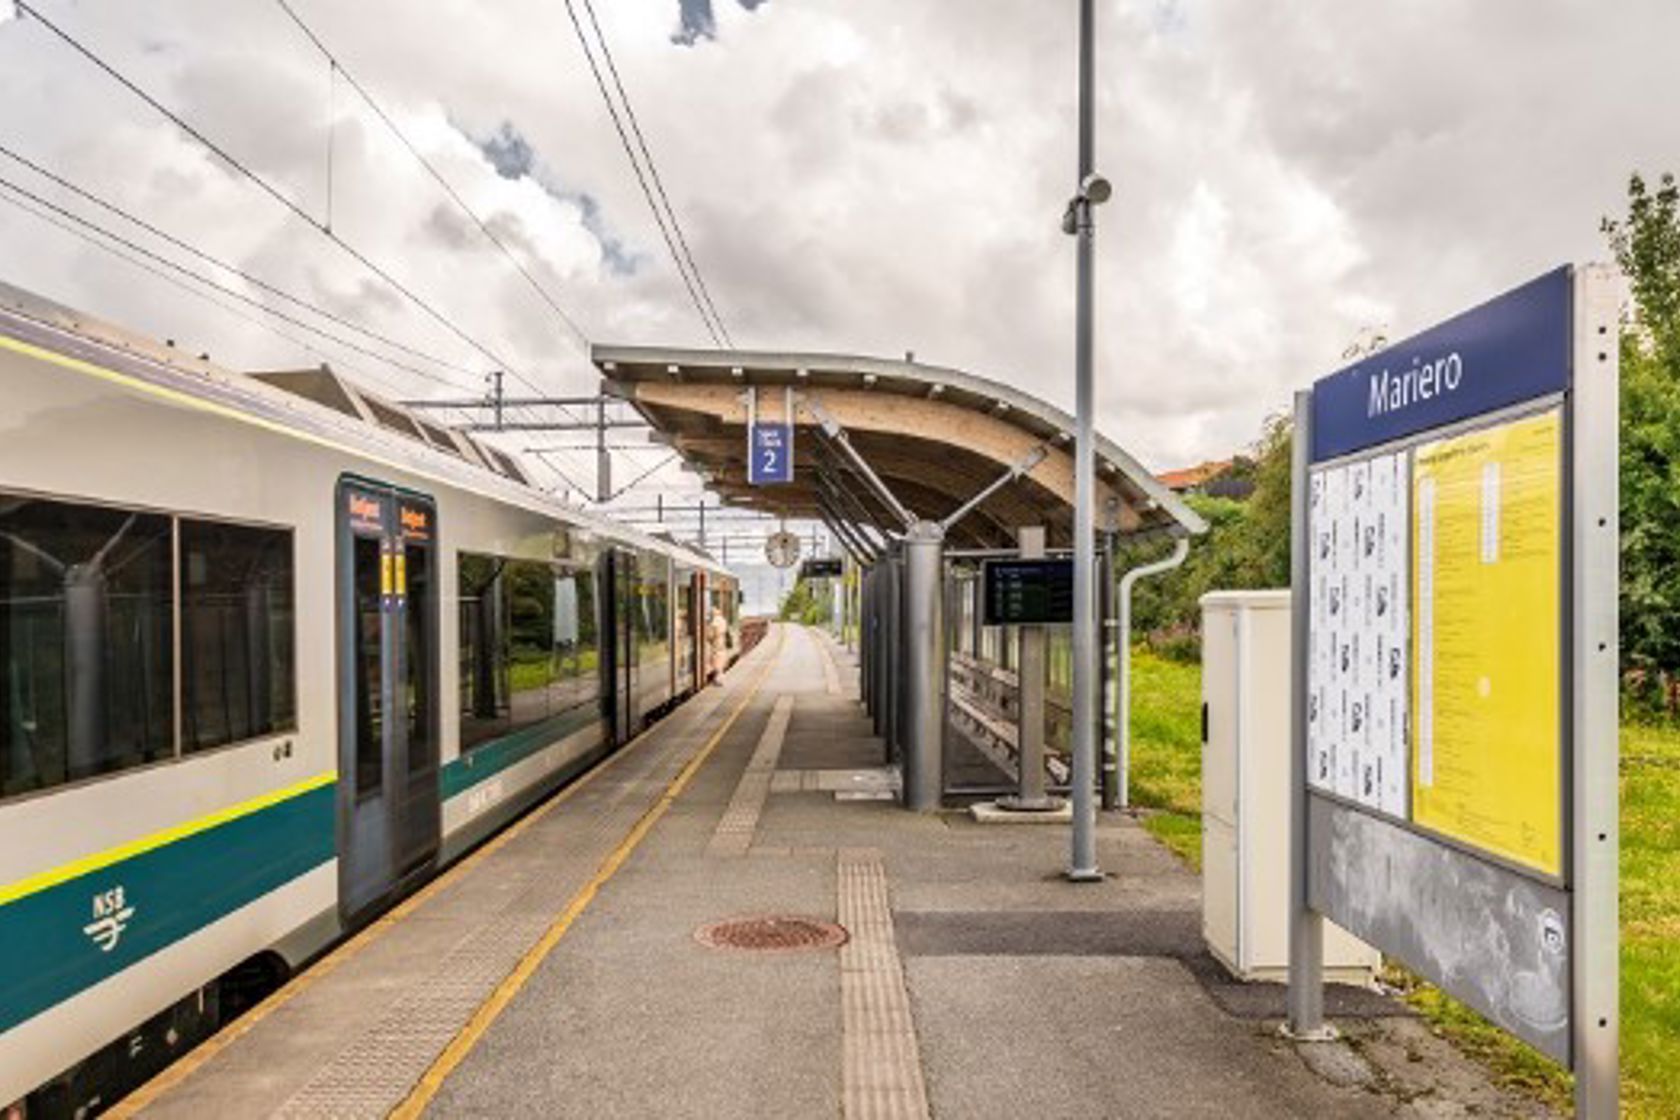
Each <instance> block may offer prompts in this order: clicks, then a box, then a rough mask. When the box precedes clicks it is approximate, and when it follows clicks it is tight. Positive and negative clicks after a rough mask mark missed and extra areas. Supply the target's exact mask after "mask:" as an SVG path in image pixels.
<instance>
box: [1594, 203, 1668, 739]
mask: <svg viewBox="0 0 1680 1120" xmlns="http://www.w3.org/2000/svg"><path fill="white" fill-rule="evenodd" d="M1603 230H1604V232H1605V234H1606V235H1607V236H1608V237H1609V239H1610V247H1611V248H1612V249H1613V250H1614V251H1615V254H1616V261H1617V263H1618V264H1620V265H1621V267H1622V271H1623V272H1625V273H1626V274H1627V277H1628V282H1629V285H1630V287H1631V288H1632V291H1633V297H1634V308H1633V312H1632V314H1631V315H1629V316H1628V318H1627V320H1626V322H1625V323H1624V325H1623V330H1622V338H1621V377H1622V400H1621V412H1622V433H1621V436H1622V438H1621V491H1622V508H1621V529H1622V585H1621V639H1622V657H1623V667H1624V669H1625V670H1626V671H1627V675H1626V679H1627V681H1628V684H1629V690H1628V692H1629V696H1628V698H1629V700H1630V702H1631V703H1632V705H1633V706H1634V707H1635V708H1636V709H1639V710H1643V711H1644V712H1646V713H1647V714H1649V713H1653V712H1665V711H1666V712H1670V713H1671V712H1672V709H1673V703H1672V693H1671V690H1670V688H1669V687H1668V685H1669V682H1671V681H1672V680H1673V679H1674V678H1675V677H1676V675H1680V533H1677V532H1676V526H1680V188H1677V187H1676V185H1675V181H1674V177H1673V176H1672V175H1664V176H1663V177H1662V180H1661V182H1660V184H1659V186H1658V187H1657V189H1656V190H1655V191H1652V190H1651V189H1650V188H1649V187H1647V185H1646V183H1645V181H1644V179H1642V178H1641V177H1640V176H1638V175H1634V176H1633V177H1632V178H1631V179H1630V180H1629V182H1628V214H1627V218H1626V219H1625V220H1623V221H1612V220H1610V219H1605V221H1604V223H1603Z"/></svg>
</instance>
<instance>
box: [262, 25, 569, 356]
mask: <svg viewBox="0 0 1680 1120" xmlns="http://www.w3.org/2000/svg"><path fill="white" fill-rule="evenodd" d="M275 3H276V4H278V5H279V6H280V10H281V11H283V12H285V13H286V15H287V17H289V18H290V19H291V21H292V22H293V23H294V24H296V25H297V28H298V30H299V31H301V32H303V35H304V37H305V38H307V39H308V40H309V41H310V43H312V44H313V45H314V47H315V49H316V50H318V51H320V52H321V55H322V57H324V58H325V59H326V60H327V61H328V62H329V63H330V64H331V65H332V66H333V68H334V73H335V74H336V75H337V76H338V77H341V78H343V79H344V82H345V84H346V85H348V86H349V87H350V88H351V89H353V90H355V91H356V94H357V95H358V96H359V97H361V99H362V101H363V102H365V103H366V104H367V107H368V108H369V109H372V110H373V114H374V116H376V117H378V118H379V121H380V123H381V124H383V125H384V126H385V127H386V128H387V129H388V130H390V133H391V135H392V136H395V137H396V138H397V141H398V142H399V143H400V144H402V146H403V147H404V148H405V149H407V151H408V154H409V155H411V156H413V157H414V159H415V161H416V162H417V163H419V164H420V166H421V167H423V168H425V170H426V173H427V174H428V175H430V176H431V177H432V179H433V180H434V181H435V182H436V183H437V185H438V186H439V187H440V188H442V190H443V193H444V194H446V195H447V196H449V200H450V201H451V202H453V203H454V204H455V207H456V209H458V210H460V211H461V213H463V214H465V215H466V216H467V217H468V218H470V219H471V220H472V223H473V224H474V225H475V226H477V227H478V231H479V232H480V233H482V234H483V235H484V237H485V239H486V240H487V241H489V242H490V244H492V245H494V246H495V247H496V248H497V249H498V250H499V251H500V252H501V254H502V256H504V257H506V258H507V259H508V263H510V264H512V265H513V267H514V268H515V269H517V270H518V272H519V275H520V276H522V277H524V278H525V282H526V283H527V284H529V285H530V286H531V289H532V290H533V291H535V292H536V293H537V295H538V296H539V297H540V298H541V299H542V301H543V302H544V303H545V304H547V305H548V308H549V310H550V311H552V312H553V313H554V314H555V315H556V316H558V317H559V319H560V321H561V322H562V323H564V324H565V325H566V327H567V329H568V330H570V331H571V332H572V334H573V335H575V336H576V337H577V339H578V341H579V342H581V343H583V344H584V346H585V347H587V346H588V345H589V336H588V335H586V334H585V333H584V331H583V328H582V327H580V326H578V324H577V320H575V319H573V318H572V316H571V315H569V314H567V312H566V310H565V309H564V308H563V307H561V306H560V303H559V301H557V300H556V299H555V298H554V296H553V295H552V294H551V293H550V292H549V291H548V289H547V288H546V287H544V286H543V284H542V283H541V282H540V281H539V280H538V279H537V278H536V276H534V275H533V274H532V273H531V270H530V269H528V268H526V267H525V265H524V263H523V262H521V261H520V260H519V258H518V257H517V256H515V255H514V253H513V250H512V249H510V248H508V246H507V243H506V242H504V241H503V240H502V239H501V238H500V237H498V236H496V233H495V231H494V230H492V229H491V228H490V226H489V223H487V222H486V221H485V220H484V219H483V218H482V217H480V216H479V214H478V212H477V211H475V210H474V209H473V208H472V207H471V206H470V205H468V203H467V200H466V199H464V198H462V197H461V194H460V192H459V191H457V190H456V189H455V187H454V186H453V185H452V184H451V183H450V182H449V180H448V179H447V178H445V177H444V175H443V173H442V172H441V171H439V170H438V169H437V166H436V165H435V164H433V163H432V161H431V160H429V159H427V158H426V156H425V155H424V154H423V153H422V152H421V151H420V149H419V148H417V147H416V146H415V145H414V142H413V141H412V140H410V139H409V138H408V135H407V133H405V132H404V131H403V130H402V129H401V128H400V127H399V126H398V125H397V122H396V121H394V120H393V119H392V118H391V116H390V114H388V113H386V111H385V109H384V108H383V107H382V106H381V105H380V104H379V102H378V101H376V100H374V97H373V94H371V93H369V92H368V90H367V87H366V86H364V85H362V83H361V81H360V80H359V79H358V78H357V77H356V76H355V74H353V73H351V71H350V68H349V67H348V66H346V65H345V64H344V60H343V59H341V58H339V57H338V56H337V55H335V54H334V53H333V52H332V51H331V50H330V49H329V48H328V47H327V45H326V43H324V42H322V40H321V37H320V36H319V35H317V34H316V33H315V31H314V30H313V29H312V28H311V27H310V26H309V24H308V23H306V22H304V19H303V17H302V16H300V15H299V14H298V12H297V9H296V8H294V7H293V6H292V5H291V4H290V3H288V2H287V0H275Z"/></svg>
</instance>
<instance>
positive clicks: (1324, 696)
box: [1293, 267, 1617, 1115]
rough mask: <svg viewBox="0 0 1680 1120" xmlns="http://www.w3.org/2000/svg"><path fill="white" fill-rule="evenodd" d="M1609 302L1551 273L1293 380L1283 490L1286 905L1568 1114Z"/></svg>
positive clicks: (1594, 873)
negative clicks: (1502, 1057) (1558, 1069)
mask: <svg viewBox="0 0 1680 1120" xmlns="http://www.w3.org/2000/svg"><path fill="white" fill-rule="evenodd" d="M1616 307H1617V301H1616V298H1615V287H1614V283H1613V277H1612V276H1611V275H1610V274H1609V272H1608V271H1607V270H1605V269H1602V268H1583V269H1574V268H1568V267H1566V268H1561V269H1558V270H1555V271H1553V272H1549V273H1547V274H1545V275H1544V276H1541V277H1539V278H1538V279H1536V280H1534V281H1532V282H1530V283H1528V284H1525V285H1523V286H1522V287H1519V288H1517V289H1515V290H1513V291H1511V292H1509V293H1508V294H1506V295H1504V296H1501V297H1499V298H1497V299H1494V300H1492V301H1489V302H1487V303H1484V304H1482V305H1480V306H1478V307H1476V308H1473V309H1471V310H1469V311H1466V312H1464V313H1463V314H1461V315H1458V316H1455V317H1454V318H1452V319H1449V320H1447V321H1446V322H1444V323H1442V324H1440V325H1439V326H1437V327H1434V328H1431V329H1430V330H1427V331H1424V332H1422V333H1421V334H1418V335H1416V336H1414V337H1412V338H1409V339H1406V340H1404V341H1402V342H1400V343H1397V344H1395V345H1394V346H1391V347H1389V348H1388V349H1386V350H1384V351H1382V352H1380V353H1378V354H1374V355H1372V356H1370V357H1369V358H1366V359H1364V360H1362V361H1361V362H1358V363H1356V364H1354V365H1352V366H1349V367H1347V368H1345V369H1343V370H1340V371H1338V372H1336V373H1333V374H1331V375H1330V376H1328V377H1326V378H1323V379H1321V380H1320V381H1318V382H1317V383H1316V384H1315V385H1314V386H1313V388H1312V390H1311V392H1310V394H1303V399H1298V402H1297V409H1296V424H1297V432H1296V438H1297V439H1298V440H1299V441H1300V444H1298V446H1299V445H1305V446H1306V447H1307V448H1308V449H1309V450H1308V453H1307V454H1306V455H1304V456H1301V457H1299V458H1298V459H1297V474H1296V477H1295V480H1294V485H1295V487H1296V488H1297V489H1296V494H1297V495H1298V498H1297V501H1296V503H1295V517H1296V526H1295V531H1296V533H1297V534H1298V537H1297V539H1299V540H1302V541H1305V542H1306V544H1307V548H1306V549H1305V550H1304V555H1301V556H1298V557H1297V558H1296V561H1295V577H1294V591H1295V609H1296V611H1297V612H1299V613H1304V614H1305V616H1306V627H1305V636H1306V641H1305V643H1304V645H1301V646H1298V647H1297V648H1296V649H1295V651H1294V656H1295V658H1296V666H1295V681H1296V688H1297V690H1298V691H1297V694H1296V703H1297V704H1299V705H1300V706H1301V708H1302V709H1304V712H1305V716H1304V718H1303V719H1302V720H1301V721H1300V723H1299V724H1298V729H1297V736H1298V738H1297V741H1296V744H1295V749H1296V750H1297V751H1298V752H1299V753H1300V759H1299V763H1298V767H1297V770H1296V773H1297V774H1298V775H1299V781H1300V783H1301V786H1302V787H1304V788H1298V792H1297V804H1298V805H1299V806H1300V807H1301V811H1300V812H1299V813H1297V819H1296V820H1295V821H1294V822H1293V827H1295V828H1297V829H1301V830H1303V831H1304V834H1305V835H1304V842H1303V843H1301V844H1299V846H1298V848H1297V850H1298V851H1299V852H1301V853H1304V858H1305V865H1304V866H1298V867H1297V868H1296V874H1297V875H1298V876H1299V877H1300V879H1301V880H1302V881H1303V882H1304V885H1305V901H1306V903H1307V905H1308V907H1309V908H1310V910H1311V911H1314V912H1316V913H1318V914H1320V915H1322V916H1324V917H1326V918H1329V919H1330V920H1332V921H1334V922H1336V923H1337V924H1338V925H1340V926H1342V927H1343V928H1345V929H1347V930H1348V931H1349V932H1351V933H1353V934H1354V935H1355V936H1357V937H1359V938H1361V939H1363V940H1365V941H1366V942H1368V943H1370V944H1372V945H1374V946H1376V947H1377V948H1379V949H1381V950H1382V951H1383V952H1384V953H1386V954H1389V955H1391V956H1394V957H1397V958H1399V959H1400V960H1402V961H1403V962H1405V963H1406V964H1407V965H1408V966H1409V967H1411V968H1412V969H1414V970H1415V971H1417V972H1419V973H1421V974H1423V975H1424V976H1425V977H1426V978H1428V979H1429V980H1431V981H1433V982H1434V983H1436V984H1438V985H1440V986H1441V987H1442V988H1443V989H1445V990H1446V991H1447V992H1449V993H1450V994H1452V995H1454V996H1456V997H1458V998H1459V999H1462V1000H1464V1001H1465V1002H1467V1003H1469V1004H1470V1005H1471V1006H1473V1007H1475V1008H1476V1009H1477V1010H1478V1011H1481V1012H1482V1013H1483V1014H1484V1015H1486V1016H1488V1017H1489V1018H1490V1019H1492V1020H1493V1021H1494V1022H1495V1023H1497V1024H1499V1025H1500V1026H1502V1027H1504V1028H1505V1029H1507V1030H1509V1031H1510V1032H1512V1033H1513V1034H1516V1035H1517V1036H1519V1037H1521V1038H1523V1039H1525V1040H1526V1041H1528V1042H1530V1043H1531V1044H1533V1045H1534V1046H1536V1047H1538V1048H1539V1049H1540V1050H1542V1051H1543V1052H1545V1053H1547V1054H1549V1055H1550V1056H1552V1057H1553V1058H1555V1059H1557V1060H1558V1061H1560V1062H1564V1063H1566V1064H1568V1065H1570V1066H1571V1067H1572V1068H1574V1069H1575V1070H1576V1071H1577V1075H1578V1078H1579V1079H1580V1080H1579V1083H1580V1084H1581V1085H1582V1090H1581V1091H1582V1092H1583V1093H1584V1094H1586V1095H1587V1099H1596V1100H1602V1099H1604V1094H1605V1090H1604V1088H1603V1083H1604V1079H1605V1078H1606V1077H1609V1078H1610V1079H1611V1080H1612V1081H1613V1080H1614V1076H1615V1074H1614V1060H1613V1055H1614V1047H1615V1031H1616V1026H1615V1005H1616V985H1615V975H1616V964H1615V954H1616V951H1617V950H1616V931H1615V928H1614V927H1615V923H1614V914H1615V891H1616V870H1615V868H1616V862H1615V860H1616V857H1615V844H1614V841H1615V831H1614V830H1615V819H1616V801H1615V778H1616V752H1617V727H1616V723H1615V695H1616V692H1615V690H1616V670H1615V657H1616V653H1615V637H1616V628H1615V613H1616V569H1615V557H1616V551H1617V542H1616V533H1617V528H1616V524H1617V522H1616V451H1615V447H1616V439H1617V427H1616V394H1617V383H1616V366H1615V359H1616V339H1615V337H1614V331H1615V328H1616ZM1303 428H1304V429H1305V430H1304V431H1303V430H1302V429H1303ZM1606 915H1608V919H1607V918H1606ZM1606 926H1608V929H1607V928H1606ZM1607 1053H1608V1054H1609V1055H1611V1057H1609V1058H1606V1057H1605V1055H1606V1054H1607ZM1606 1068H1608V1073H1607V1072H1606ZM1609 1099H1611V1100H1613V1099H1614V1098H1613V1095H1612V1096H1611V1097H1610V1098H1609ZM1592 1114H1595V1115H1596V1114H1597V1110H1593V1111H1592Z"/></svg>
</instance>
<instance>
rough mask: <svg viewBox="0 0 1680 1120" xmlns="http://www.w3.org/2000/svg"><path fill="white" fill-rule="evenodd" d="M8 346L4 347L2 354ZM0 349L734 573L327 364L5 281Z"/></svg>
mask: <svg viewBox="0 0 1680 1120" xmlns="http://www.w3.org/2000/svg"><path fill="white" fill-rule="evenodd" d="M8 343H9V345H7V344H8ZM0 345H5V348H7V349H10V350H13V351H14V352H19V353H23V354H33V355H34V356H37V357H48V358H49V359H50V360H57V361H59V362H60V364H64V365H68V366H71V367H83V368H92V369H96V370H104V371H107V372H110V373H116V374H119V375H122V376H124V377H126V378H130V379H133V380H137V381H140V382H142V383H144V384H146V385H149V386H152V387H154V388H156V389H159V390H163V391H167V392H170V393H172V394H176V395H178V396H184V397H187V398H189V399H190V400H192V401H193V402H195V403H197V404H199V405H201V406H202V407H204V408H206V409H210V410H217V411H221V412H224V413H232V414H233V415H234V417H235V418H236V419H239V420H243V421H244V422H247V423H252V424H257V425H261V426H263V427H267V428H269V429H271V430H278V431H281V432H283V433H286V434H289V435H292V436H294V437H296V438H298V439H304V440H311V441H314V442H318V443H323V444H326V445H329V446H334V447H337V448H340V449H342V450H344V451H347V452H349V453H351V454H354V455H359V456H362V457H364V458H367V459H370V460H373V461H375V462H378V463H381V464H384V465H386V466H390V467H394V468H397V469H400V470H403V471H406V472H410V473H413V474H416V475H420V476H422V477H425V478H429V479H432V480H434V481H437V482H439V483H443V484H447V485H450V486H454V487H458V488H460V489H464V490H469V491H472V492H474V493H479V494H484V495H486V496H488V497H494V498H496V499H498V500H500V501H505V502H508V503H510V504H512V505H517V506H521V507H523V508H526V509H529V510H532V511H533V512H537V513H542V514H544V515H547V516H550V517H553V518H555V519H556V520H558V521H563V522H566V523H567V524H570V525H573V526H576V527H578V528H582V529H586V530H591V531H593V532H595V533H597V534H599V535H600V536H602V537H603V538H608V539H611V540H614V541H617V542H619V543H623V544H628V545H633V546H635V547H637V548H642V549H648V550H651V551H654V552H659V553H663V554H665V555H667V556H670V557H671V558H672V559H675V560H678V561H680V562H682V563H684V564H688V565H691V566H696V567H703V568H709V569H711V570H713V571H717V572H725V573H727V571H728V569H727V568H725V567H724V566H723V565H722V564H719V563H718V562H717V561H716V560H715V559H714V558H713V557H712V556H711V555H710V554H709V553H707V552H705V551H704V550H703V549H699V548H695V547H692V546H688V545H684V544H681V543H678V542H675V541H671V540H666V539H661V538H659V537H656V536H653V535H651V534H649V533H645V532H642V531H640V530H637V529H635V528H633V527H631V526H628V525H625V524H623V523H622V522H619V521H616V520H614V519H613V518H611V517H607V516H604V515H602V514H599V513H593V512H590V511H588V510H580V509H577V508H574V507H572V506H569V505H566V504H565V503H563V502H561V501H558V500H557V499H555V498H554V497H553V496H552V495H550V494H548V493H547V492H546V491H543V490H540V489H538V488H537V487H536V486H534V485H533V484H532V483H531V481H530V479H529V477H528V476H527V475H526V474H525V472H524V471H523V469H521V468H520V466H519V464H518V462H517V461H516V460H515V459H514V458H513V456H511V455H509V454H508V453H506V452H504V451H502V450H501V449H499V448H495V447H491V446H490V445H489V444H487V443H485V442H483V441H481V440H477V439H474V438H473V437H472V436H471V435H470V434H468V433H467V432H464V431H461V430H460V429H458V428H453V427H450V426H448V425H444V424H440V423H438V422H437V421H436V420H433V419H431V418H429V417H424V416H421V415H419V414H418V413H416V412H415V411H414V410H412V409H408V408H406V407H404V406H403V405H401V404H400V403H398V402H396V401H393V400H391V399H389V398H387V397H384V396H381V395H380V394H377V393H374V392H372V391H371V390H369V389H368V388H366V387H365V386H362V385H360V384H358V383H357V382H355V381H352V380H350V379H348V378H345V377H344V376H343V375H341V374H339V373H337V372H336V371H334V370H332V369H331V368H330V367H328V366H325V365H322V366H318V367H315V368H313V369H289V370H263V371H253V372H241V371H237V370H231V369H227V368H226V367H223V366H221V365H218V364H217V363H216V362H214V361H212V360H211V359H210V357H209V355H208V354H199V355H197V356H193V355H192V354H191V353H189V352H188V351H185V350H182V349H180V348H178V347H176V346H175V344H174V342H173V341H172V340H165V341H161V342H160V341H159V340H157V339H155V338H152V337H149V336H146V335H143V334H139V333H136V332H134V331H130V330H127V329H125V328H123V327H120V326H117V325H115V324H113V323H109V322H106V321H104V320H101V319H98V318H96V317H94V316H90V315H86V314H83V313H82V312H79V311H77V310H75V309H73V308H70V307H67V306H65V305H63V304H60V303H56V302H54V301H52V300H49V299H47V298H45V297H43V296H38V295H36V294H34V293H33V292H29V291H27V290H25V289H22V288H19V287H16V286H15V285H12V284H7V283H5V282H4V281H0Z"/></svg>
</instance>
